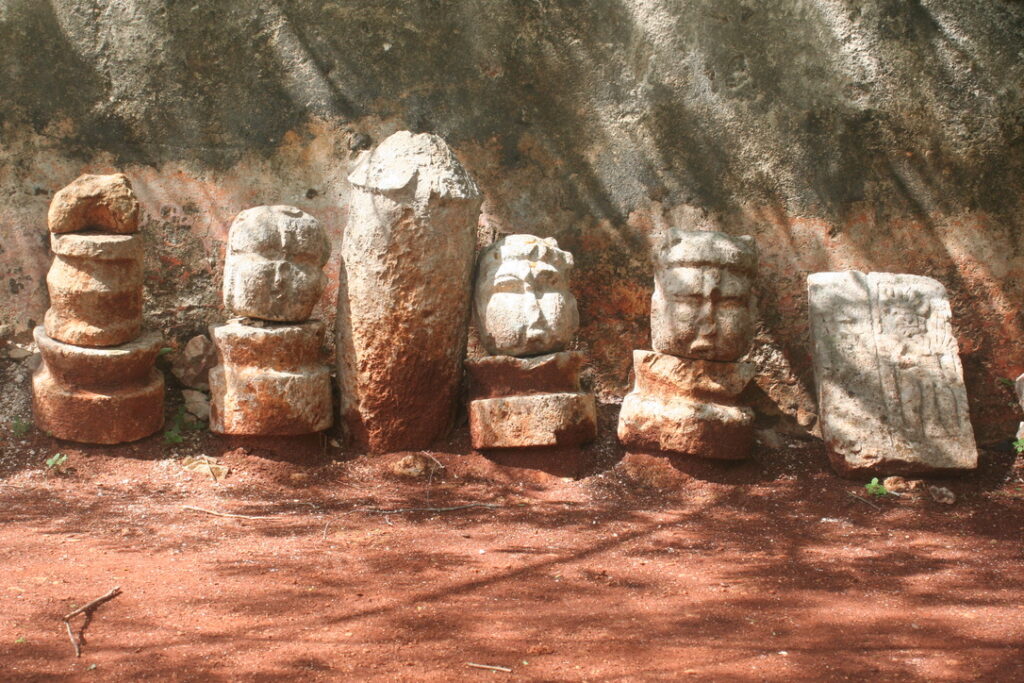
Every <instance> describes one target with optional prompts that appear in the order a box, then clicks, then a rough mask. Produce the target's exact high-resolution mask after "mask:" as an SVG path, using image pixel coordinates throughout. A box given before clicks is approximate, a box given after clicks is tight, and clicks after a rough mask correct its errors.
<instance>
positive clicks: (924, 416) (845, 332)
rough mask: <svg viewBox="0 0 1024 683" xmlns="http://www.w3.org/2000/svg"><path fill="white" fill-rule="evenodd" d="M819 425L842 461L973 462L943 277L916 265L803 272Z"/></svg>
mask: <svg viewBox="0 0 1024 683" xmlns="http://www.w3.org/2000/svg"><path fill="white" fill-rule="evenodd" d="M807 283H808V294H809V301H810V318H811V340H812V352H813V359H814V371H815V377H816V380H817V385H818V386H817V388H818V405H819V410H820V413H821V427H822V434H823V436H824V437H825V441H826V445H827V446H828V449H829V452H830V455H831V456H832V461H833V465H834V466H835V467H836V468H837V469H838V470H840V471H843V472H852V471H857V470H864V469H869V468H871V469H877V470H880V471H882V472H886V473H887V472H893V473H903V472H923V471H933V470H955V469H973V468H975V467H976V466H977V462H978V451H977V447H976V446H975V443H974V432H973V430H972V428H971V423H970V415H969V412H968V405H967V391H966V388H965V387H964V380H963V369H962V367H961V364H960V356H959V349H958V346H957V342H956V338H955V337H954V336H953V329H952V325H951V324H950V319H951V316H952V314H951V311H950V307H949V300H948V298H947V296H946V290H945V288H944V287H943V286H942V284H941V283H939V282H937V281H936V280H933V279H931V278H928V277H922V276H918V275H900V274H892V273H868V274H864V273H860V272H856V271H850V272H843V273H814V274H812V275H810V276H809V277H808V279H807Z"/></svg>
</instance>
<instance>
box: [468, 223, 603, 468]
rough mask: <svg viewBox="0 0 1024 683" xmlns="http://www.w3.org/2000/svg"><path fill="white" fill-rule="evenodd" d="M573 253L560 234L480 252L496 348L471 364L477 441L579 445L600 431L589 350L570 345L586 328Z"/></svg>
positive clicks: (486, 320) (484, 335)
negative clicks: (588, 386) (573, 281)
mask: <svg viewBox="0 0 1024 683" xmlns="http://www.w3.org/2000/svg"><path fill="white" fill-rule="evenodd" d="M572 264H573V260H572V255H571V254H570V253H569V252H567V251H563V250H562V249H559V248H558V242H556V241H555V240H554V239H551V238H547V239H541V238H539V237H535V236H533V235H508V236H506V237H502V238H501V239H499V240H498V241H497V242H495V243H494V244H492V245H491V246H490V247H488V248H487V249H485V250H484V251H483V253H481V254H480V259H479V266H478V271H477V283H476V295H475V297H474V302H475V311H476V324H477V329H478V330H479V332H480V337H481V339H482V341H483V343H484V346H485V347H486V348H487V350H488V351H489V352H490V353H491V354H493V355H491V356H485V357H483V358H478V359H472V360H469V361H467V362H466V367H467V369H468V370H469V376H470V398H471V401H470V404H469V427H470V435H471V436H472V440H473V447H474V448H478V449H490V448H522V447H548V446H576V445H579V444H581V443H585V442H587V441H590V440H592V439H593V438H594V437H595V436H596V434H597V412H596V404H595V401H594V396H593V395H592V394H589V393H585V392H583V391H582V390H581V389H580V381H579V370H580V366H581V365H582V363H583V356H582V355H581V354H580V353H578V352H575V351H564V350H563V349H565V347H566V346H567V345H568V344H569V343H570V342H571V341H572V337H573V335H574V334H575V333H576V330H577V328H578V327H579V312H578V311H577V309H576V299H575V297H573V295H572V293H571V292H570V291H569V272H570V270H571V268H572Z"/></svg>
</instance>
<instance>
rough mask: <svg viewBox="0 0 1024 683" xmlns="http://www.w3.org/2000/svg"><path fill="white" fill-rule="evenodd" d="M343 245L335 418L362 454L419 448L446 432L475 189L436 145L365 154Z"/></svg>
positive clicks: (462, 340) (429, 141)
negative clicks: (337, 416)
mask: <svg viewBox="0 0 1024 683" xmlns="http://www.w3.org/2000/svg"><path fill="white" fill-rule="evenodd" d="M349 182H351V183H352V184H353V185H354V186H355V191H354V192H353V195H352V204H351V207H350V213H349V221H348V227H347V229H346V231H345V237H344V239H343V242H342V268H341V275H340V277H339V292H338V320H337V329H338V345H337V348H338V382H339V385H340V389H341V391H340V395H341V418H342V420H344V423H345V425H346V428H347V430H348V433H349V436H350V437H351V439H352V441H353V443H354V445H355V446H356V447H360V448H364V449H366V450H368V451H370V452H375V453H383V452H388V451H398V450H408V449H418V448H426V447H428V446H429V445H430V444H431V443H432V442H433V441H434V440H436V439H437V438H438V437H440V436H443V435H444V434H445V433H446V432H447V431H448V430H449V428H450V426H451V421H452V416H453V414H454V411H455V405H456V399H457V397H458V392H459V384H460V380H461V373H462V359H463V357H464V356H465V351H466V330H467V323H468V317H469V304H470V294H471V289H472V283H471V278H472V273H473V262H474V248H475V244H476V223H477V217H478V215H479V212H480V203H481V197H480V192H479V190H478V189H477V186H476V183H474V182H473V179H472V178H470V176H469V173H467V171H466V169H465V168H463V166H462V164H460V163H459V161H458V160H457V159H456V158H455V155H454V154H453V153H452V151H451V149H450V148H449V147H448V145H447V144H446V143H445V142H444V140H442V139H441V138H439V137H437V136H436V135H430V134H426V133H421V134H418V135H414V134H412V133H410V132H408V131H402V132H399V133H395V134H394V135H392V136H390V137H389V138H387V139H386V140H384V142H382V143H381V144H380V146H379V147H377V148H376V149H375V150H373V151H371V152H368V153H367V154H366V155H365V156H364V157H363V159H361V161H360V163H359V165H358V166H357V167H356V168H355V170H354V171H353V172H352V173H351V175H350V176H349Z"/></svg>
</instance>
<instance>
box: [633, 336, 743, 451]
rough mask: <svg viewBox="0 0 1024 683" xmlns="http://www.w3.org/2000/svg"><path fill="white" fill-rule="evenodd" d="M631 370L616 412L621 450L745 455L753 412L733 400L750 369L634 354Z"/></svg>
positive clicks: (735, 364) (644, 353)
mask: <svg viewBox="0 0 1024 683" xmlns="http://www.w3.org/2000/svg"><path fill="white" fill-rule="evenodd" d="M633 370H634V373H635V381H634V385H633V391H631V392H630V393H629V394H627V395H626V398H625V399H623V402H622V409H621V411H620V412H619V425H618V436H619V441H621V442H622V444H623V445H624V446H626V448H628V449H630V450H634V451H662V452H667V453H682V454H686V455H698V456H701V457H704V458H714V459H722V460H737V459H740V458H745V457H746V456H747V455H748V453H749V451H750V446H751V444H752V443H753V436H754V412H753V411H752V410H751V409H750V408H747V407H745V406H741V405H739V403H738V397H739V394H740V393H741V392H742V391H743V389H744V387H746V385H747V383H748V382H749V381H750V379H751V378H752V377H753V375H754V366H753V364H751V363H742V362H735V363H733V362H725V361H709V360H690V359H683V358H677V357H675V356H670V355H668V354H664V353H658V352H656V351H643V350H636V351H633Z"/></svg>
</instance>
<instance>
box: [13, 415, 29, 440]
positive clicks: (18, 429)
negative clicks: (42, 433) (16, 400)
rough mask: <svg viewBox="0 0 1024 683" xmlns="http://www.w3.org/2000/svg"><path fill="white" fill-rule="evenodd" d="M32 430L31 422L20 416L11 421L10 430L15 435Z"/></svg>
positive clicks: (23, 434)
mask: <svg viewBox="0 0 1024 683" xmlns="http://www.w3.org/2000/svg"><path fill="white" fill-rule="evenodd" d="M31 430H32V423H31V422H29V421H28V420H24V419H22V418H20V417H16V418H14V420H12V421H11V431H12V432H13V433H14V435H15V436H25V435H26V434H28V433H29V432H30V431H31Z"/></svg>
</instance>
